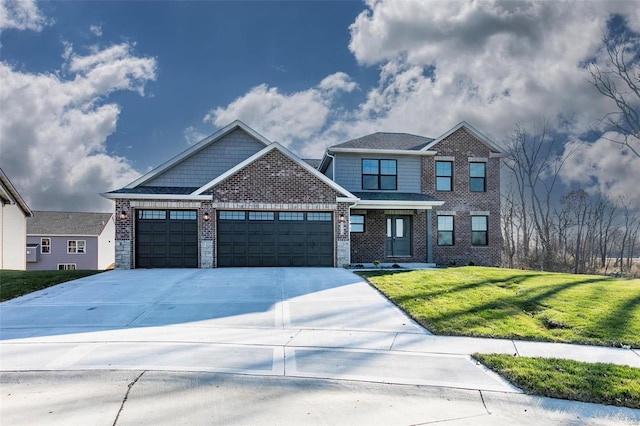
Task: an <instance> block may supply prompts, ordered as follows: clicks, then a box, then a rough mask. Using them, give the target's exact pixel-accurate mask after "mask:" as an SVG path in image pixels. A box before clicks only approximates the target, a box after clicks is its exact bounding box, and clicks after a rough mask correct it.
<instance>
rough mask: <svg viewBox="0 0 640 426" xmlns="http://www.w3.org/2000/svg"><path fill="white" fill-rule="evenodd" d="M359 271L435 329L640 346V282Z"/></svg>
mask: <svg viewBox="0 0 640 426" xmlns="http://www.w3.org/2000/svg"><path fill="white" fill-rule="evenodd" d="M360 275H362V276H364V277H366V278H367V279H368V280H369V281H370V282H371V283H372V284H373V285H374V286H375V287H376V288H378V289H379V290H380V291H381V292H382V293H384V294H385V295H386V296H387V297H388V298H389V299H390V300H391V301H393V302H394V303H395V304H396V305H398V306H400V307H401V308H402V309H404V310H405V311H406V312H407V313H408V314H409V315H411V316H412V317H413V318H414V319H415V320H416V321H418V322H419V323H420V324H422V325H423V326H424V327H426V328H427V329H429V330H430V331H431V332H433V333H435V334H445V335H459V336H484V337H495V338H509V339H523V340H541V341H552V342H567V343H582V344H593V345H601V346H617V347H621V346H622V347H626V346H631V347H633V348H640V279H620V278H607V277H601V276H589V275H573V274H558V273H548V272H535V271H521V270H513V269H501V268H484V267H474V266H468V267H461V268H447V269H437V270H425V271H393V272H392V271H374V272H361V273H360Z"/></svg>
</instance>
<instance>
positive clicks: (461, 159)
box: [422, 128, 502, 266]
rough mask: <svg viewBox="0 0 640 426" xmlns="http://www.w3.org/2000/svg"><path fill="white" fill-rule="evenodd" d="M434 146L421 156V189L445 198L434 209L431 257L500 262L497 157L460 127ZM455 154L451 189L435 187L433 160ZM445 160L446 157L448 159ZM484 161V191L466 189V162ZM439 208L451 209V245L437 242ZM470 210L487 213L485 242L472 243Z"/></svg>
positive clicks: (438, 261) (487, 263)
mask: <svg viewBox="0 0 640 426" xmlns="http://www.w3.org/2000/svg"><path fill="white" fill-rule="evenodd" d="M434 149H435V150H436V151H437V152H438V154H437V156H436V157H423V159H422V168H423V173H422V192H423V193H425V194H429V195H433V196H434V197H435V198H436V199H438V200H442V201H444V202H445V203H444V205H443V206H442V207H439V208H438V209H435V210H434V214H433V223H432V235H433V236H434V237H433V259H434V262H435V263H436V264H439V265H447V264H449V262H451V261H453V262H455V263H456V265H467V264H469V263H470V262H473V263H475V264H476V265H485V266H498V265H500V248H501V246H502V233H501V229H500V159H499V158H492V157H491V150H490V149H489V148H488V147H487V146H486V145H485V144H483V143H481V142H480V141H478V139H476V138H475V137H474V136H473V135H472V134H471V133H469V132H468V131H467V130H466V129H464V128H461V129H459V130H457V131H456V132H454V133H452V134H451V135H449V137H447V138H446V139H444V140H442V141H441V142H439V143H438V144H437V145H436V146H435V147H434ZM442 157H445V159H447V158H446V157H454V158H455V160H454V161H453V188H452V191H450V192H443V191H436V184H435V181H436V171H435V162H436V161H437V160H438V158H442ZM447 160H448V159H447ZM472 161H479V162H486V192H471V191H470V190H469V163H470V162H472ZM438 211H446V212H448V213H454V212H455V216H454V239H455V243H454V245H453V246H438V245H437V231H438V229H437V214H438ZM472 213H474V214H476V213H482V214H485V213H488V217H489V218H488V245H487V246H472V245H471V216H472Z"/></svg>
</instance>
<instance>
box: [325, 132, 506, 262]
mask: <svg viewBox="0 0 640 426" xmlns="http://www.w3.org/2000/svg"><path fill="white" fill-rule="evenodd" d="M502 156H503V154H502V152H501V150H500V149H499V148H498V147H497V146H496V145H495V144H494V143H493V142H491V141H490V140H489V139H488V138H487V137H486V136H484V135H482V134H481V133H480V132H478V131H477V130H476V129H474V128H473V127H472V126H470V125H469V124H467V123H465V122H462V123H460V124H458V125H457V126H455V127H453V128H452V129H450V130H449V131H447V132H446V133H444V134H443V135H441V136H440V137H438V138H436V139H432V138H427V137H423V136H416V135H410V134H406V133H374V134H372V135H367V136H363V137H361V138H357V139H354V140H351V141H348V142H345V143H342V144H339V145H335V146H332V147H330V148H329V149H328V150H327V152H326V154H325V156H324V158H323V159H322V162H321V164H320V166H319V170H320V171H321V172H322V173H324V174H325V175H327V176H329V177H331V178H332V179H333V180H334V181H335V182H336V183H338V184H340V185H341V186H342V187H343V188H345V189H347V190H348V191H350V192H351V193H352V194H353V195H355V196H356V197H357V198H358V201H356V202H355V203H353V204H352V205H350V237H351V238H350V242H351V244H350V245H351V259H350V260H351V263H365V262H366V263H370V262H372V261H374V260H379V261H381V262H385V263H389V262H391V263H401V262H405V263H406V262H427V263H436V264H440V265H447V264H449V263H452V262H455V264H457V265H466V264H469V263H471V262H473V263H475V264H478V265H499V264H500V247H501V245H502V236H501V231H500V158H501V157H502Z"/></svg>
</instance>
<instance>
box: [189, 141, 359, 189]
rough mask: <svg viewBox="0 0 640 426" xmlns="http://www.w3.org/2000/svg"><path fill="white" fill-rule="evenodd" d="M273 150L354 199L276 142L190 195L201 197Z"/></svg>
mask: <svg viewBox="0 0 640 426" xmlns="http://www.w3.org/2000/svg"><path fill="white" fill-rule="evenodd" d="M274 149H275V150H278V151H280V152H281V153H282V154H283V155H285V156H286V157H288V158H289V159H290V160H292V161H293V162H294V163H296V164H297V165H299V166H300V167H302V168H303V169H305V170H307V171H308V172H309V173H311V174H312V175H313V176H315V177H316V178H318V179H319V180H321V181H322V182H324V183H325V184H326V185H327V186H329V187H330V188H332V189H334V190H335V191H336V192H338V193H339V194H341V195H342V196H343V197H347V198H355V197H354V196H353V194H351V193H350V192H349V191H347V190H346V189H344V188H343V187H342V186H340V185H338V184H337V183H335V182H334V181H332V180H331V179H329V178H328V177H327V176H325V175H323V174H322V173H320V172H319V171H318V170H316V169H314V168H313V167H312V166H311V165H310V164H309V163H307V162H305V161H304V160H302V159H300V158H299V157H298V156H297V155H295V154H294V153H293V152H291V151H289V150H288V149H287V148H285V147H284V146H282V145H280V144H279V143H278V142H273V143H271V144H270V145H269V146H267V147H265V148H264V149H262V150H260V151H258V152H257V153H255V154H254V155H252V156H251V157H249V158H247V159H246V160H244V161H243V162H242V163H240V164H238V165H236V166H235V167H232V168H231V169H229V170H227V171H226V172H225V173H223V174H221V175H220V176H218V177H217V178H215V179H213V180H211V181H210V182H207V183H206V184H204V185H203V186H202V187H200V188H198V190H197V191H195V192H193V193H192V194H191V195H193V196H196V195H202V194H203V193H204V192H206V191H208V190H209V189H211V188H213V187H214V186H216V185H218V184H219V183H221V182H223V181H225V180H227V179H228V178H230V177H231V176H233V175H235V174H236V173H238V172H239V171H240V170H242V169H244V168H245V167H247V166H248V165H250V164H252V163H254V162H255V161H257V160H258V159H260V158H262V157H264V156H265V155H266V154H267V153H269V152H271V151H273V150H274Z"/></svg>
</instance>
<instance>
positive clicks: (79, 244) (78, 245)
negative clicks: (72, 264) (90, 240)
mask: <svg viewBox="0 0 640 426" xmlns="http://www.w3.org/2000/svg"><path fill="white" fill-rule="evenodd" d="M85 245H86V241H85V240H68V241H67V253H69V254H85V253H86V251H85Z"/></svg>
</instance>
